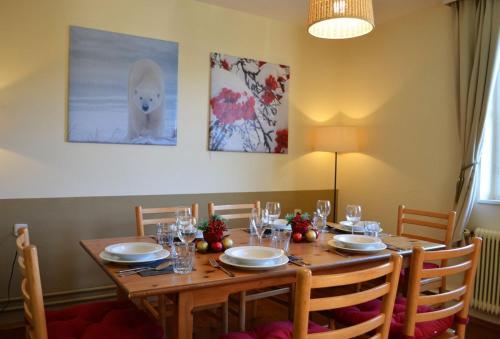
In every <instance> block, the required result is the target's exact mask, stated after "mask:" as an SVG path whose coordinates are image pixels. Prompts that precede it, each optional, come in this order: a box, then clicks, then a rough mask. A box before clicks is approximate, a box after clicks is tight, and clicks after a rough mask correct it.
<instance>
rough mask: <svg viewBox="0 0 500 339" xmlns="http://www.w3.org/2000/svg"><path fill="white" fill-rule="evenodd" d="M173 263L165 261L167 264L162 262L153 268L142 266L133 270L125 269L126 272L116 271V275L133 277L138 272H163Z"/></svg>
mask: <svg viewBox="0 0 500 339" xmlns="http://www.w3.org/2000/svg"><path fill="white" fill-rule="evenodd" d="M173 264H174V263H173V262H172V261H167V262H164V263H161V264H159V265H158V266H155V267H149V266H146V267H144V266H142V267H135V268H129V269H126V270H121V271H118V272H117V273H118V275H119V276H120V277H126V276H129V275H134V274H137V273H139V272H145V271H161V270H164V269H165V268H167V267H169V266H172V265H173Z"/></svg>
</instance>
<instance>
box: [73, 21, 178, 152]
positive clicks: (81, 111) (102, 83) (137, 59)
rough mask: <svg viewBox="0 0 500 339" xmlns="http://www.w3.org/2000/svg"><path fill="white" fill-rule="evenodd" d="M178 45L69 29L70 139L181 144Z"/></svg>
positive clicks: (94, 31) (99, 141) (96, 31)
mask: <svg viewBox="0 0 500 339" xmlns="http://www.w3.org/2000/svg"><path fill="white" fill-rule="evenodd" d="M177 67H178V44H177V43H176V42H168V41H162V40H156V39H149V38H141V37H136V36H131V35H125V34H119V33H111V32H105V31H99V30H94V29H87V28H79V27H71V28H70V74H69V104H68V108H69V119H68V139H69V141H72V142H94V143H116V144H148V145H176V144H177Z"/></svg>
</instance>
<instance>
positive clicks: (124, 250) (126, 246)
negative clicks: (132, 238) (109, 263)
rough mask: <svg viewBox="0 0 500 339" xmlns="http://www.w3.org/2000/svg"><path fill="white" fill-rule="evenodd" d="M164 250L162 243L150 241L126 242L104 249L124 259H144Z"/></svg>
mask: <svg viewBox="0 0 500 339" xmlns="http://www.w3.org/2000/svg"><path fill="white" fill-rule="evenodd" d="M162 250H163V247H162V246H161V245H158V244H155V243H150V242H124V243H119V244H113V245H109V246H107V247H106V248H105V249H104V251H105V252H106V253H109V254H110V255H114V256H117V257H120V258H121V259H123V260H143V259H146V258H150V257H153V255H154V254H156V253H159V252H160V251H162Z"/></svg>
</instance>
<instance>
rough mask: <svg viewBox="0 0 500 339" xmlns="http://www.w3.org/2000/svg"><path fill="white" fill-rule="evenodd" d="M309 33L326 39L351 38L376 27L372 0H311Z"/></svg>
mask: <svg viewBox="0 0 500 339" xmlns="http://www.w3.org/2000/svg"><path fill="white" fill-rule="evenodd" d="M308 24H309V28H308V32H309V34H311V35H313V36H315V37H318V38H324V39H349V38H355V37H358V36H361V35H364V34H367V33H370V32H371V31H372V30H373V28H374V27H375V21H374V19H373V4H372V0H309V20H308Z"/></svg>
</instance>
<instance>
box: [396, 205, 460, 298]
mask: <svg viewBox="0 0 500 339" xmlns="http://www.w3.org/2000/svg"><path fill="white" fill-rule="evenodd" d="M455 218H456V212H455V211H449V212H448V213H440V212H431V211H423V210H415V209H409V208H406V207H405V206H404V205H400V206H399V208H398V227H397V235H398V236H403V237H410V238H414V239H419V240H424V241H431V242H436V243H439V244H443V245H445V246H446V248H451V247H452V242H453V230H454V227H455ZM408 225H412V226H416V229H422V228H427V229H433V230H437V231H438V232H441V233H442V236H441V237H434V236H423V235H422V234H417V233H414V232H411V231H410V232H407V231H406V229H407V228H406V227H405V226H408ZM429 265H432V264H430V263H429ZM444 265H446V260H444V261H442V262H441V266H444ZM433 266H434V267H438V265H437V264H434V265H433ZM429 268H430V266H429ZM406 272H407V271H406ZM406 276H407V275H406ZM421 284H422V286H423V287H424V290H426V291H428V290H431V289H437V288H439V290H440V292H443V291H444V290H445V289H446V277H438V278H435V279H424V280H423V281H422V282H421ZM403 285H404V286H403V288H405V286H406V284H403Z"/></svg>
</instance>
